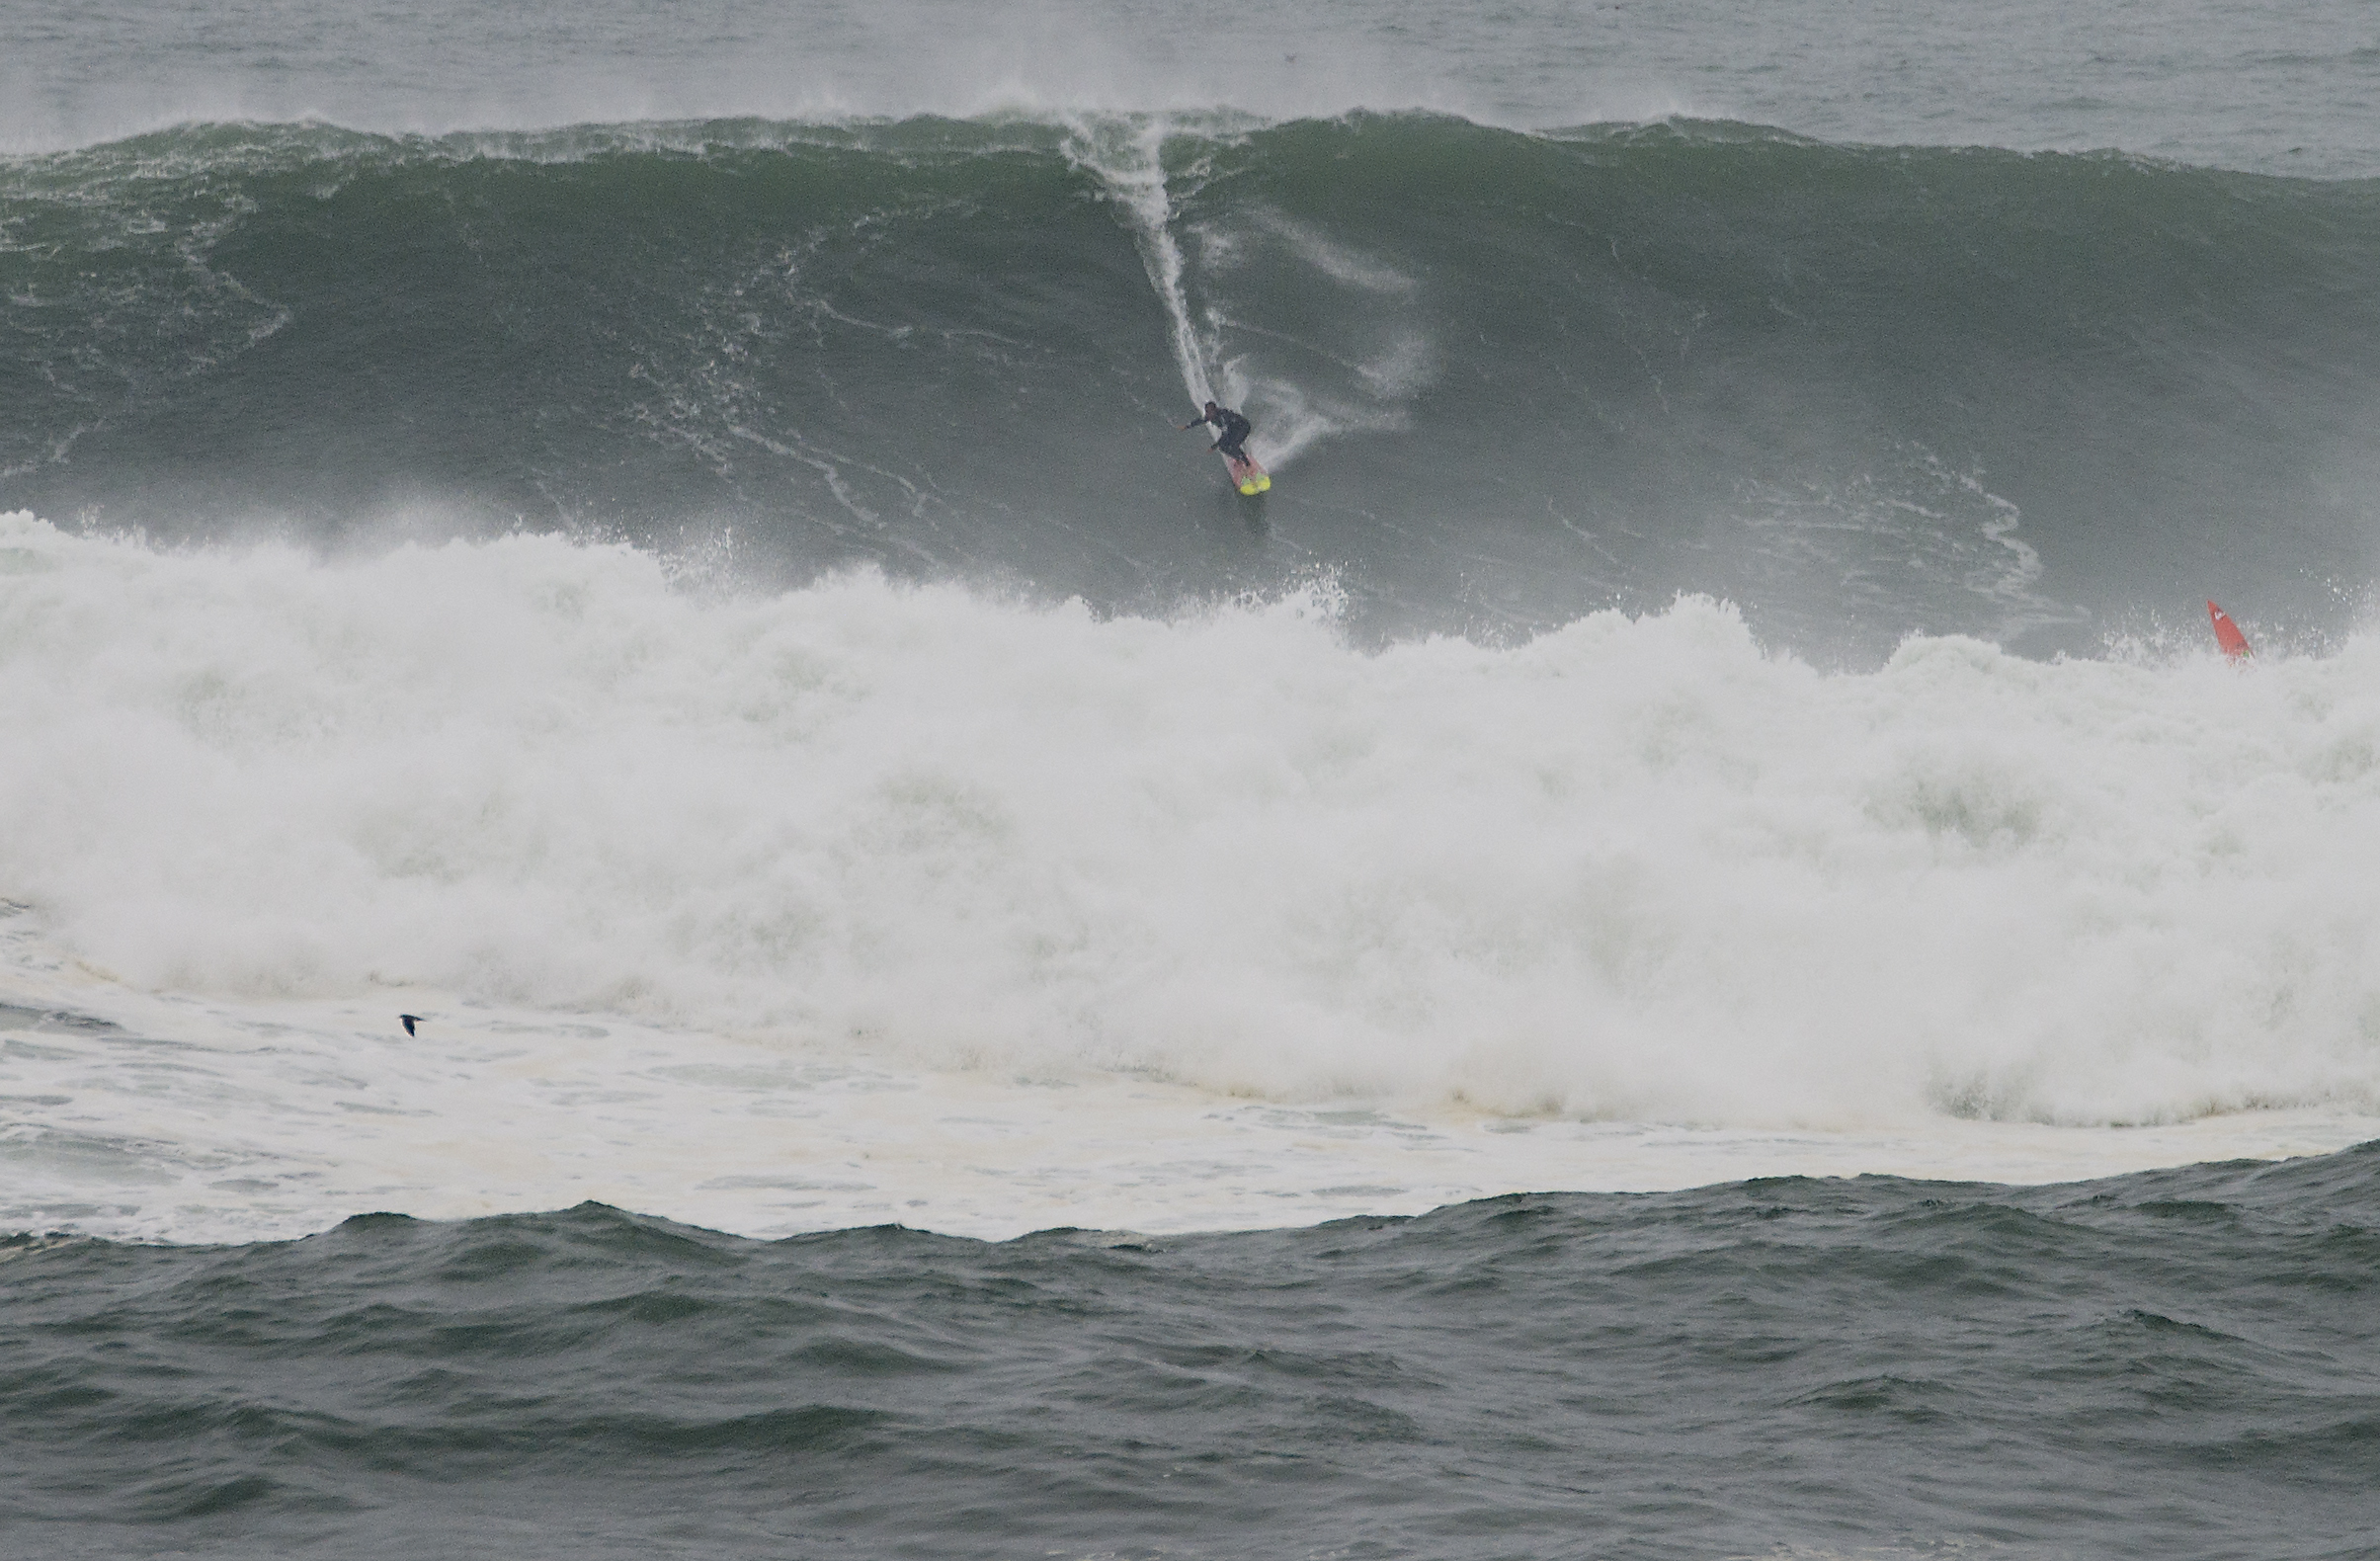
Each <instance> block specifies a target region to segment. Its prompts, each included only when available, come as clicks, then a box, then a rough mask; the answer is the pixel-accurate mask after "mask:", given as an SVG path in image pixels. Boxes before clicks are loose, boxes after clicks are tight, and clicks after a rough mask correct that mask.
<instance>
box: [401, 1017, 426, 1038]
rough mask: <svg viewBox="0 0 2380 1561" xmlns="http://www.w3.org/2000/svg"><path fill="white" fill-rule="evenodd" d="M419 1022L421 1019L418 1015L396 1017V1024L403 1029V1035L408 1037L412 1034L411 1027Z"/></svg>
mask: <svg viewBox="0 0 2380 1561" xmlns="http://www.w3.org/2000/svg"><path fill="white" fill-rule="evenodd" d="M421 1022H422V1017H421V1016H420V1015H419V1014H399V1015H398V1016H397V1023H399V1024H401V1025H403V1026H404V1027H405V1033H406V1034H408V1035H410V1034H412V1033H413V1027H414V1026H416V1025H418V1024H420V1023H421Z"/></svg>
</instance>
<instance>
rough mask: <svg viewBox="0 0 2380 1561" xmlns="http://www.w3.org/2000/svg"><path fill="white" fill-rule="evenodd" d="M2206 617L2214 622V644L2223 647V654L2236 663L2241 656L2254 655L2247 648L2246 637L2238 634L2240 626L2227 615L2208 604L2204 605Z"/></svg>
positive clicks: (2210, 603) (2213, 605) (2253, 652)
mask: <svg viewBox="0 0 2380 1561" xmlns="http://www.w3.org/2000/svg"><path fill="white" fill-rule="evenodd" d="M2206 616H2208V617H2209V618H2210V619H2212V620H2213V621H2214V625H2215V643H2216V644H2218V645H2220V646H2222V647H2223V654H2225V655H2226V656H2229V657H2230V658H2231V659H2232V660H2234V661H2238V660H2239V659H2240V658H2241V657H2242V656H2253V655H2255V654H2256V652H2255V651H2253V650H2250V649H2249V648H2248V636H2247V635H2246V634H2243V633H2241V632H2240V625H2239V624H2237V623H2235V622H2233V621H2232V620H2231V615H2230V614H2229V613H2226V612H2224V611H2223V610H2222V609H2221V608H2219V607H2217V606H2215V604H2214V603H2212V602H2209V603H2208V604H2207V605H2206Z"/></svg>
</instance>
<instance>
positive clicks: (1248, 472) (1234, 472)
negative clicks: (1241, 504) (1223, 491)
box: [1223, 455, 1272, 499]
mask: <svg viewBox="0 0 2380 1561" xmlns="http://www.w3.org/2000/svg"><path fill="white" fill-rule="evenodd" d="M1223 465H1224V468H1225V469H1226V470H1228V471H1229V472H1230V473H1231V485H1232V486H1233V487H1235V488H1237V489H1239V490H1240V495H1241V497H1243V498H1251V499H1253V498H1255V497H1256V496H1257V495H1258V494H1260V493H1265V492H1269V491H1270V490H1271V489H1272V473H1271V472H1269V471H1267V470H1266V469H1265V468H1264V467H1263V466H1262V465H1260V464H1258V462H1257V458H1256V457H1255V456H1254V455H1251V456H1249V457H1248V458H1247V459H1246V460H1234V459H1232V458H1231V457H1230V456H1229V455H1226V456H1224V457H1223Z"/></svg>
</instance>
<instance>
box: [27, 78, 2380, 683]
mask: <svg viewBox="0 0 2380 1561" xmlns="http://www.w3.org/2000/svg"><path fill="white" fill-rule="evenodd" d="M0 224H4V229H0V231H4V232H5V241H4V246H0V283H4V284H5V292H6V296H7V298H8V303H7V306H6V309H5V311H4V312H0V333H4V334H0V389H4V390H5V392H6V394H7V396H8V398H9V402H10V405H11V406H12V408H13V409H15V411H16V415H15V416H14V417H12V419H11V420H10V422H9V423H8V425H7V426H6V427H5V428H0V473H4V475H0V501H5V502H8V503H10V504H13V505H20V506H26V507H31V508H35V509H38V510H39V511H40V512H41V513H43V514H45V515H48V516H51V517H53V518H57V519H61V520H64V519H71V518H80V519H83V520H96V521H98V522H100V523H102V524H107V525H118V526H139V527H142V528H145V529H147V530H148V531H149V532H150V533H151V534H154V535H161V536H179V537H213V536H220V535H224V534H229V533H232V532H234V531H242V530H247V529H252V528H254V527H257V526H260V525H264V526H270V527H273V528H275V529H277V530H279V531H280V532H281V533H283V534H287V535H290V536H293V537H296V538H299V539H302V540H305V541H308V542H310V543H314V544H323V543H328V542H331V541H334V540H336V539H339V538H342V537H349V536H353V535H357V534H377V533H378V531H379V530H380V529H383V528H386V527H389V526H392V525H395V526H401V527H403V528H404V529H405V531H406V534H414V535H424V534H427V535H430V536H433V537H435V536H442V535H447V534H490V533H492V532H496V531H501V530H510V529H515V528H518V527H521V526H528V527H531V528H564V529H570V530H575V531H578V532H581V533H588V532H593V533H599V534H612V535H619V536H625V537H627V538H630V539H634V540H638V541H641V542H645V543H648V544H654V545H660V546H664V547H676V546H680V545H682V544H683V543H685V542H686V541H688V540H690V539H691V540H702V541H715V540H716V539H718V538H720V537H722V536H730V537H732V538H733V551H734V556H735V558H736V560H737V563H738V565H739V567H740V568H742V569H743V570H745V571H746V572H747V574H748V575H749V576H753V577H757V578H761V579H767V580H775V581H778V582H780V583H798V582H801V581H805V580H808V579H812V578H815V577H816V575H817V574H818V572H819V571H821V570H825V569H832V568H837V567H841V566H845V565H850V564H855V563H872V564H874V565H877V566H879V567H881V568H883V569H886V570H888V571H891V572H892V573H894V574H896V575H905V576H912V577H929V578H952V577H958V578H967V579H974V580H978V581H981V580H985V579H996V580H1000V581H1003V582H1006V583H1009V584H1011V585H1016V586H1023V587H1026V588H1029V589H1031V590H1033V591H1036V592H1038V593H1042V594H1045V595H1047V596H1051V597H1063V596H1066V595H1075V594H1079V595H1082V596H1084V597H1085V598H1087V599H1088V600H1090V601H1092V602H1093V603H1094V604H1097V605H1100V606H1103V607H1107V608H1118V609H1126V610H1157V609H1165V608H1170V607H1171V606H1173V605H1175V604H1177V603H1179V602H1181V601H1183V600H1185V599H1214V598H1216V597H1218V596H1223V595H1229V594H1231V593H1233V592H1236V591H1240V590H1244V589H1248V588H1261V589H1274V588H1277V587H1279V586H1281V585H1283V584H1284V583H1287V582H1293V581H1296V580H1299V579H1306V578H1311V577H1313V576H1315V575H1316V574H1317V573H1318V572H1328V573H1330V574H1331V576H1332V577H1333V578H1334V579H1335V580H1336V581H1337V583H1338V586H1339V588H1340V589H1342V590H1344V591H1345V592H1346V593H1347V594H1348V597H1349V599H1350V602H1351V615H1352V621H1353V622H1354V625H1355V627H1356V629H1357V631H1358V632H1360V633H1379V634H1387V635H1391V636H1394V635H1399V634H1403V633H1407V632H1411V631H1415V630H1432V629H1448V628H1451V629H1461V630H1465V631H1469V632H1472V633H1475V634H1478V633H1485V634H1487V635H1489V636H1490V637H1493V636H1495V635H1496V634H1498V633H1502V632H1511V631H1516V630H1518V631H1529V630H1534V629H1538V628H1542V627H1546V626H1551V625H1554V624H1558V623H1560V622H1563V621H1567V620H1568V619H1570V618H1572V617H1575V616H1578V615H1580V614H1582V613H1585V612H1589V611H1593V610H1596V609H1600V608H1603V607H1611V606H1618V607H1622V608H1626V609H1630V610H1635V611H1642V610H1645V609H1647V608H1658V607H1659V606H1660V605H1662V604H1663V603H1666V602H1667V601H1668V600H1669V598H1670V597H1671V596H1672V595H1673V594H1674V593H1676V592H1678V591H1680V590H1687V591H1694V592H1702V593H1709V594H1713V595H1716V596H1719V597H1723V598H1726V599H1729V600H1733V601H1735V602H1737V603H1739V604H1740V605H1741V606H1742V608H1743V610H1744V611H1745V612H1746V614H1747V615H1748V616H1749V618H1750V619H1751V621H1752V622H1753V623H1754V624H1755V625H1756V626H1757V627H1758V628H1759V630H1760V631H1761V633H1762V634H1763V635H1764V637H1765V638H1766V639H1768V640H1769V642H1771V643H1775V644H1790V645H1794V646H1796V647H1798V648H1800V649H1802V650H1803V651H1805V652H1807V653H1810V654H1813V655H1817V656H1820V657H1822V658H1827V657H1849V658H1852V659H1855V660H1864V661H1865V662H1866V663H1868V664H1873V663H1874V661H1876V660H1878V659H1880V658H1881V657H1882V656H1883V655H1884V654H1886V653H1887V652H1888V651H1889V650H1890V648H1891V646H1892V645H1893V644H1894V643H1896V642H1897V641H1898V640H1899V639H1900V638H1901V637H1902V636H1903V635H1904V634H1906V633H1908V632H1910V631H1912V630H1914V629H1929V630H1934V631H1945V630H1956V631H1965V632H1974V633H1980V634H1984V635H1987V636H1990V637H1993V638H1997V639H1999V640H2001V641H2003V642H2005V643H2009V644H2011V645H2012V646H2016V647H2018V648H2022V649H2030V650H2034V651H2046V650H2051V649H2060V648H2063V649H2075V650H2093V649H2096V648H2097V647H2098V646H2099V645H2101V644H2102V643H2103V641H2104V638H2105V636H2106V635H2107V634H2108V633H2109V632H2111V631H2124V630H2127V629H2136V628H2138V627H2139V626H2141V625H2142V624H2143V623H2145V622H2148V621H2150V620H2152V619H2155V618H2158V617H2163V616H2178V615H2179V614H2181V613H2184V612H2186V611H2188V610H2189V609H2190V608H2191V607H2192V606H2194V603H2195V600H2196V598H2197V597H2200V596H2203V595H2206V594H2210V593H2212V594H2217V595H2223V596H2226V597H2227V599H2228V600H2229V601H2230V602H2231V604H2232V605H2233V606H2234V607H2235V609H2237V610H2239V611H2241V612H2243V614H2244V615H2246V616H2251V617H2260V618H2262V619H2264V620H2265V621H2266V622H2268V623H2286V624H2289V625H2292V626H2294V627H2296V628H2298V629H2301V630H2303V631H2304V632H2306V633H2307V634H2309V635H2316V636H2320V635H2330V634H2336V633H2338V632H2339V631H2340V630H2342V629H2343V628H2344V627H2345V626H2346V625H2347V624H2348V622H2349V621H2350V620H2351V616H2352V614H2353V611H2354V609H2355V607H2356V605H2357V604H2358V603H2359V601H2360V592H2361V588H2362V584H2363V582H2364V580H2365V579H2366V578H2367V577H2368V574H2369V565H2370V556H2369V552H2370V549H2369V542H2368V536H2369V533H2370V522H2371V519H2372V512H2373V508H2374V505H2375V499H2374V494H2375V492H2380V488H2376V487H2375V484H2374V480H2373V479H2374V475H2375V471H2374V457H2373V456H2372V455H2371V454H2370V453H2369V452H2370V450H2371V448H2372V446H2371V440H2370V435H2371V433H2372V432H2373V423H2374V413H2373V400H2372V395H2371V392H2370V390H2369V388H2368V386H2369V384H2370V383H2371V382H2372V371H2373V370H2374V369H2375V368H2380V280H2376V279H2380V192H2376V191H2375V188H2374V187H2373V186H2372V185H2371V184H2369V183H2337V182H2333V183H2323V182H2314V181H2294V180H2284V179H2276V178H2269V177H2262V176H2254V175H2247V174H2235V173H2223V172H2213V171H2206V170H2199V169H2191V168H2185V167H2178V166H2172V165H2162V164H2154V163H2146V162H2141V161H2138V160H2134V159H2128V158H2125V157H2121V156H2116V155H2111V154H2110V155H2063V154H2029V155H2028V154H2019V153H2012V152H2001V151H1992V150H1958V149H1940V148H1892V147H1846V146H1831V145H1824V144H1819V143H1814V142H1810V141H1806V140H1801V139H1798V138H1795V137H1791V136H1787V135H1784V134H1781V133H1778V132H1772V131H1766V130H1762V129H1759V128H1756V127H1750V126H1741V125H1731V124H1722V123H1670V124H1656V125H1650V126H1638V127H1603V128H1586V129H1581V130H1578V131H1574V132H1557V133H1550V134H1528V133H1520V132H1515V131H1507V130H1500V129H1492V128H1486V127H1482V126H1479V125H1475V124H1471V123H1465V122H1463V121H1460V120H1453V119H1447V118H1442V117H1434V116H1425V115H1404V116H1376V115H1355V116H1351V117H1347V118H1342V119H1335V120H1328V121H1302V122H1292V123H1276V124H1266V123H1258V122H1255V121H1249V120H1243V119H1235V118H1232V117H1229V116H1208V117H1205V118H1198V117H1177V118H1173V119H1163V120H1161V119H1155V118H1150V117H1139V118H1130V117H1123V118H1109V119H1105V120H1088V119H1075V120H1054V121H1039V120H1003V121H983V122H958V121H941V120H913V121H905V122H899V123H855V124H845V125H827V124H790V123H766V122H733V123H702V124H672V125H627V126H611V127H602V126H597V127H584V128H580V129H574V130H564V131H553V132H542V133H523V134H507V135H478V136H450V137H445V138H441V139H421V138H402V137H387V136H378V135H365V134H358V133H351V132H347V131H342V130H336V129H332V128H328V127H322V126H306V125H214V126H199V127H190V128H185V129H181V130H175V131H169V132H164V133H159V134H155V135H149V136H144V137H141V138H138V139H135V140H130V141H123V142H118V143H113V144H109V145H104V146H98V147H92V148H87V149H84V150H80V151H74V152H68V153H60V154H55V155H49V156H42V157H33V158H19V159H15V160H12V161H10V162H8V163H6V164H5V165H0ZM1209 382H1211V383H1212V384H1213V385H1214V386H1216V387H1217V389H1218V390H1219V391H1220V392H1221V393H1222V394H1223V395H1225V396H1226V398H1228V399H1236V400H1240V401H1243V402H1244V403H1245V404H1246V406H1247V407H1248V409H1249V411H1250V412H1251V414H1252V415H1253V416H1254V417H1255V418H1256V419H1257V421H1258V424H1259V429H1260V433H1259V436H1258V442H1257V443H1258V449H1259V450H1260V452H1267V453H1269V454H1270V455H1271V456H1272V458H1273V459H1274V460H1275V462H1276V463H1277V464H1282V465H1284V466H1285V467H1286V473H1287V474H1286V480H1284V481H1283V483H1282V484H1281V485H1280V487H1279V488H1278V489H1276V491H1275V493H1274V495H1273V496H1272V501H1271V503H1270V505H1269V507H1268V509H1267V510H1266V511H1265V512H1262V513H1259V514H1251V513H1249V512H1244V511H1241V510H1239V509H1238V508H1237V507H1236V506H1235V505H1234V504H1233V503H1232V502H1231V501H1229V500H1228V499H1226V498H1225V497H1224V496H1223V495H1222V494H1221V492H1220V483H1219V481H1218V480H1217V473H1216V472H1215V471H1214V470H1212V469H1210V466H1209V461H1208V458H1207V457H1204V456H1203V455H1201V454H1200V453H1199V450H1198V447H1197V445H1196V444H1194V443H1193V442H1192V441H1193V438H1194V437H1193V436H1191V435H1187V434H1179V433H1176V432H1175V431H1174V430H1173V428H1172V427H1171V426H1170V425H1171V424H1172V423H1174V422H1178V421H1180V420H1181V418H1182V417H1184V416H1186V415H1188V410H1189V407H1190V398H1191V395H1192V393H1193V392H1194V391H1196V390H1197V389H1199V388H1201V387H1202V386H1203V385H1204V384H1206V383H1209Z"/></svg>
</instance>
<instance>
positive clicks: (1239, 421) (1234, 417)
mask: <svg viewBox="0 0 2380 1561" xmlns="http://www.w3.org/2000/svg"><path fill="white" fill-rule="evenodd" d="M1201 423H1212V424H1213V425H1214V426H1215V427H1217V428H1219V429H1221V430H1222V431H1223V432H1222V433H1221V434H1219V435H1217V436H1216V437H1215V442H1214V443H1213V444H1211V445H1209V446H1207V447H1206V448H1207V449H1209V450H1216V451H1221V452H1223V453H1224V454H1225V455H1228V456H1229V457H1230V458H1232V459H1233V460H1236V461H1238V462H1240V464H1242V465H1246V464H1248V447H1247V445H1246V444H1245V443H1244V441H1245V440H1246V439H1247V438H1248V436H1249V435H1251V434H1253V433H1255V432H1256V425H1255V424H1253V423H1251V422H1249V421H1248V420H1247V419H1246V418H1244V417H1242V416H1240V414H1239V413H1237V412H1234V411H1233V410H1232V409H1231V408H1229V407H1227V406H1217V405H1215V404H1214V403H1213V402H1212V401H1209V402H1207V403H1206V415H1205V416H1204V417H1199V418H1193V419H1191V420H1190V422H1188V423H1185V424H1183V425H1182V426H1183V428H1185V429H1193V428H1196V427H1197V426H1198V425H1199V424H1201Z"/></svg>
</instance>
